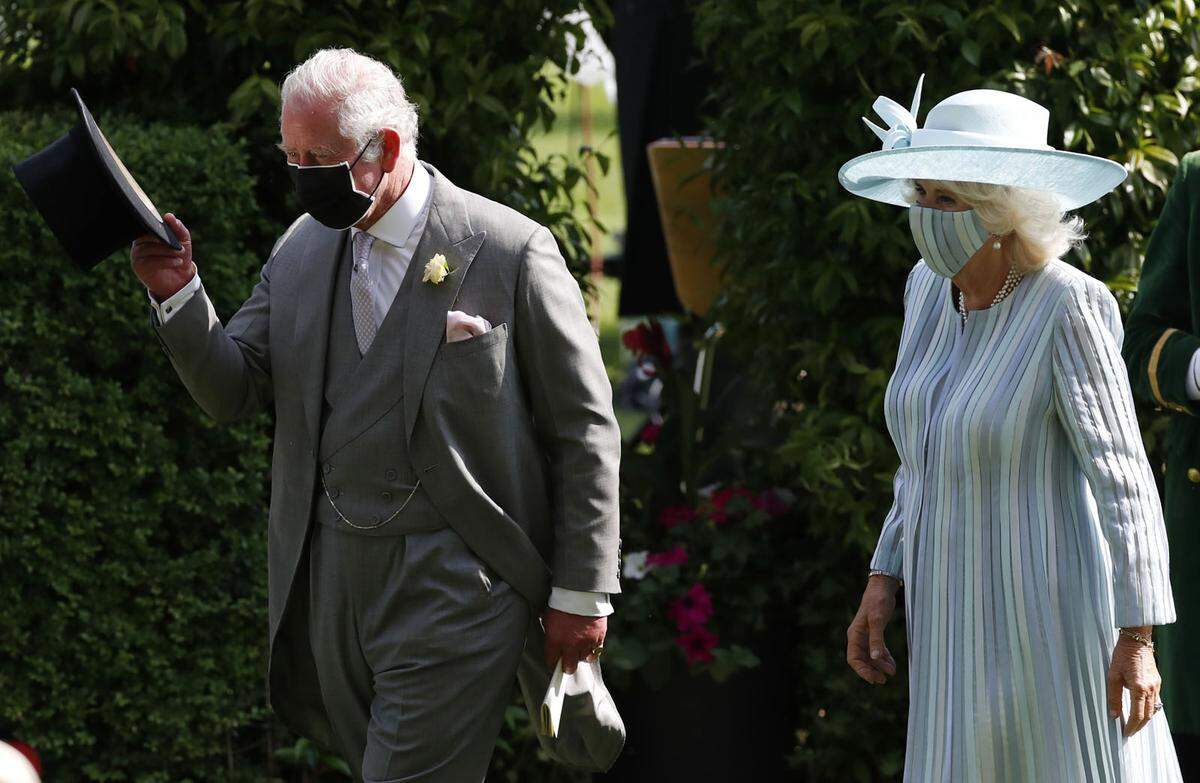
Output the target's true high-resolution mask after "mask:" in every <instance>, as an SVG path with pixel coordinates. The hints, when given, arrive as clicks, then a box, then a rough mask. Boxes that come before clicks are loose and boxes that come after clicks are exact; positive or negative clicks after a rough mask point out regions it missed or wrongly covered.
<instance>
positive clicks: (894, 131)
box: [862, 74, 925, 150]
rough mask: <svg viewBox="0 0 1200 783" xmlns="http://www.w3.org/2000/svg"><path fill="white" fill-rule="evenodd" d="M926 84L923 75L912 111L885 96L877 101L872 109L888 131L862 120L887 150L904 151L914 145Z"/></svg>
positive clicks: (864, 118) (922, 75)
mask: <svg viewBox="0 0 1200 783" xmlns="http://www.w3.org/2000/svg"><path fill="white" fill-rule="evenodd" d="M924 83H925V74H921V78H920V79H918V80H917V91H916V92H915V93H914V94H913V100H912V108H911V109H905V108H904V107H903V106H901V105H900V104H898V103H896V102H895V101H894V100H892V99H891V98H888V97H887V96H884V95H880V96H879V97H878V98H876V99H875V103H874V104H872V105H871V108H872V109H874V110H875V113H876V114H878V115H879V116H880V117H881V118H882V119H883V121H884V122H886V123H887V125H888V127H887V128H886V129H884V128H881V127H879V126H878V125H876V124H875V123H873V122H871V121H870V120H868V119H867V118H866V117H863V118H862V121H863V122H865V123H866V124H867V127H868V128H870V129H871V132H872V133H874V134H875V135H876V136H878V137H879V140H880V141H882V142H883V148H884V149H885V150H892V149H902V148H904V147H908V146H910V145H911V144H912V135H913V132H914V131H915V130H916V129H917V112H918V111H919V110H920V108H921V86H922V85H923V84H924Z"/></svg>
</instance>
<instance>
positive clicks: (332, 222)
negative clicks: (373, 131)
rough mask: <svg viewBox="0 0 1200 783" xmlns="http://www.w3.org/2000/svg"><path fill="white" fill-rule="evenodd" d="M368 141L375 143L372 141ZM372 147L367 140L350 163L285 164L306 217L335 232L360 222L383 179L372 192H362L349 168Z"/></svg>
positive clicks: (372, 201) (381, 179)
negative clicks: (310, 216) (306, 213)
mask: <svg viewBox="0 0 1200 783" xmlns="http://www.w3.org/2000/svg"><path fill="white" fill-rule="evenodd" d="M371 141H374V139H372V140H371ZM369 146H371V142H370V141H368V142H367V143H366V144H365V145H363V148H362V149H361V150H359V152H358V155H357V156H356V157H355V158H354V160H353V161H351V162H349V163H347V162H346V161H342V162H341V163H335V164H333V165H332V166H301V165H299V164H296V163H289V164H288V173H289V174H291V176H292V184H293V185H295V186H296V195H297V196H298V197H299V198H300V206H302V207H304V210H305V211H306V212H308V214H310V215H312V216H313V217H314V218H316V219H317V220H318V221H319V222H321V223H323V224H324V225H326V226H329V227H330V228H336V229H338V230H341V229H344V228H350V226H353V225H354V224H355V223H357V222H358V221H360V220H362V219H363V216H364V215H366V214H367V210H369V209H370V208H371V205H372V204H373V203H375V191H376V190H379V185H380V184H381V183H382V182H383V177H380V178H379V182H376V183H375V189H374V190H372V191H371V192H370V193H363V192H362V191H361V190H359V189H358V188H356V187H354V177H352V176H350V169H352V168H354V164H356V163H358V159H359V158H361V157H362V156H363V153H364V152H366V151H367V147H369Z"/></svg>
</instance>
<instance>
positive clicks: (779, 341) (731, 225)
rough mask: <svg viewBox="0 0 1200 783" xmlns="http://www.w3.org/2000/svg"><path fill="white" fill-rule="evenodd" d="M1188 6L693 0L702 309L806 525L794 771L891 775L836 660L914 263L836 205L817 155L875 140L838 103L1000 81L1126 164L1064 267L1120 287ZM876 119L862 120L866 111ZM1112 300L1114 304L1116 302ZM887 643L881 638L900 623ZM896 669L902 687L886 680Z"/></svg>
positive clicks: (1187, 93) (879, 724)
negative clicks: (715, 239) (713, 289)
mask: <svg viewBox="0 0 1200 783" xmlns="http://www.w3.org/2000/svg"><path fill="white" fill-rule="evenodd" d="M1195 14H1196V12H1195V10H1194V8H1193V5H1192V3H1190V2H1187V3H1179V2H1174V1H1173V0H1172V1H1171V2H1147V0H1135V1H1134V2H1116V1H1115V0H1103V1H1099V0H1032V2H1031V1H1030V0H1002V1H999V2H997V1H995V0H989V1H988V2H978V1H977V0H944V1H943V2H938V3H904V2H880V1H879V0H810V2H806V3H802V4H797V3H795V2H793V0H703V2H700V3H699V4H698V10H697V31H698V36H699V38H700V39H701V42H702V45H703V48H704V50H705V53H706V58H707V59H708V60H709V61H710V64H711V66H712V71H713V73H714V74H716V79H717V83H716V85H715V89H714V94H713V96H712V100H711V102H710V105H709V111H710V114H711V117H712V120H711V124H710V128H711V130H712V132H713V133H714V134H715V135H716V136H718V137H720V138H721V139H723V140H724V141H725V142H726V143H727V145H726V146H725V148H724V149H723V151H722V152H721V153H720V154H719V155H718V156H717V161H716V167H717V173H718V177H719V179H720V180H721V181H722V183H723V185H724V194H725V197H724V198H723V199H722V201H721V203H720V204H719V205H718V211H719V212H720V213H721V214H722V216H723V218H724V219H725V223H724V226H725V231H724V233H723V236H722V244H721V257H722V258H723V259H724V261H725V263H727V264H728V267H729V270H730V274H729V275H728V277H727V281H728V285H727V289H726V291H725V295H724V297H723V301H722V302H721V303H720V307H719V313H718V315H719V318H720V319H721V320H722V321H723V322H724V323H725V324H726V325H727V326H728V327H729V337H728V338H727V340H728V341H729V342H730V344H731V345H732V346H737V348H736V352H737V353H738V354H739V355H742V356H744V357H747V359H748V361H749V364H750V366H751V368H752V370H753V372H754V374H755V376H756V380H758V381H759V382H760V383H761V387H762V388H764V389H770V390H771V393H772V395H773V396H774V398H775V399H776V400H778V401H780V403H781V405H780V406H779V409H780V410H781V411H786V412H787V413H786V414H785V415H784V417H783V418H782V419H781V421H780V423H779V424H780V427H781V428H782V429H783V431H784V432H785V433H786V435H787V441H786V443H785V445H784V446H783V447H782V448H781V449H780V450H779V451H778V453H777V454H775V455H774V459H773V460H772V461H771V464H772V467H773V469H774V471H775V473H776V476H775V479H776V480H777V481H778V482H782V483H786V484H787V485H789V486H791V487H792V488H794V489H795V490H796V491H797V494H798V496H799V497H800V502H801V504H802V506H803V511H804V516H805V517H806V518H807V526H806V528H805V529H803V530H802V531H801V532H800V533H799V534H798V535H799V536H800V537H801V538H802V539H803V541H804V542H807V545H806V546H805V545H802V546H797V547H796V548H795V549H794V550H789V551H794V552H797V553H799V556H800V557H801V558H802V560H801V562H800V563H798V564H796V563H793V564H789V565H790V566H792V567H793V569H794V572H795V574H796V579H797V588H798V592H799V593H800V594H801V595H804V596H806V599H805V600H802V601H800V602H798V604H797V606H796V611H795V614H794V616H793V617H792V618H791V619H790V622H791V623H794V624H795V625H796V626H798V627H799V628H800V629H801V630H802V632H803V633H804V635H805V641H804V642H803V644H802V645H801V646H800V647H799V648H798V649H797V651H796V657H795V663H796V669H795V680H796V682H797V683H798V692H797V703H798V708H799V711H800V714H801V722H800V725H798V726H797V727H796V728H797V744H796V753H795V757H794V761H795V764H796V766H797V768H798V770H799V771H800V772H801V773H802V774H803V775H804V779H807V780H812V781H826V780H829V781H834V780H836V781H857V780H875V779H884V780H890V779H894V778H895V777H896V776H897V775H898V773H899V770H900V769H901V765H902V763H903V758H902V756H903V747H904V745H903V737H904V729H905V719H906V712H907V710H906V702H905V696H904V685H903V683H902V682H898V683H896V684H893V685H889V686H887V687H886V688H872V687H870V686H867V685H866V684H864V683H862V682H861V681H858V680H857V679H856V678H855V677H854V676H853V674H852V673H851V672H850V670H849V669H848V668H847V666H846V664H845V660H844V655H845V627H846V625H847V624H848V622H849V620H850V618H851V617H852V616H853V612H854V609H855V608H856V606H857V603H858V599H859V596H860V595H861V591H862V587H863V583H864V581H865V569H866V563H867V559H868V555H869V553H870V551H871V550H872V548H873V546H874V542H875V539H876V537H877V535H878V532H879V526H880V524H881V521H882V519H883V516H884V513H885V511H886V509H887V507H888V505H889V504H890V500H891V497H890V494H891V492H890V479H891V476H892V473H893V471H894V469H895V466H896V462H897V457H896V453H895V450H894V448H893V446H892V443H891V441H890V439H889V438H888V437H887V433H886V430H885V427H884V422H883V405H882V399H883V393H884V388H885V386H886V383H887V380H888V377H889V375H890V374H891V369H892V366H893V364H894V361H895V352H896V346H897V342H898V339H899V328H900V319H901V298H902V292H903V286H904V279H905V275H906V273H907V271H908V269H909V268H910V267H911V266H912V264H913V263H914V261H915V260H916V257H917V253H916V251H915V249H914V247H913V243H912V239H911V237H910V235H909V232H908V229H907V225H906V221H905V219H904V215H903V212H902V210H899V209H896V208H895V207H889V206H886V205H880V204H875V203H873V202H867V201H865V200H862V199H857V198H855V197H853V196H851V195H850V194H848V193H846V192H845V191H844V190H843V189H842V188H841V187H840V186H839V185H838V182H837V176H836V175H837V170H838V167H839V166H840V165H841V164H842V163H843V162H844V161H846V160H849V159H850V158H852V157H854V156H855V155H859V154H862V153H864V152H868V151H871V150H875V149H878V148H879V143H878V141H877V140H876V138H875V137H874V135H872V134H871V132H870V131H868V130H867V129H866V128H865V127H864V126H863V124H862V121H861V120H860V119H859V117H860V116H864V115H866V116H871V115H870V112H871V103H872V102H873V101H874V99H875V97H876V96H878V95H887V96H889V97H891V98H894V99H895V100H897V101H899V102H900V103H901V104H903V105H905V106H907V105H908V103H909V102H910V101H911V99H912V95H913V89H914V87H915V86H916V83H917V77H918V76H919V75H920V74H921V73H925V74H927V75H926V80H925V99H924V103H923V106H922V111H921V113H920V116H919V120H920V121H924V118H925V114H926V112H927V111H928V110H929V108H930V107H931V106H933V105H934V104H935V103H937V102H938V101H939V100H941V99H942V98H945V97H947V96H948V95H950V94H952V93H954V92H957V91H960V90H965V89H969V88H975V87H993V88H999V89H1005V90H1011V91H1015V92H1018V93H1021V94H1024V95H1027V96H1028V97H1030V98H1032V99H1034V100H1036V101H1038V102H1040V103H1043V104H1044V105H1046V106H1048V107H1049V109H1050V112H1051V128H1050V142H1051V143H1053V144H1055V145H1056V146H1059V147H1065V148H1068V149H1072V150H1076V151H1080V152H1089V153H1093V154H1097V155H1102V156H1106V157H1111V158H1113V159H1115V160H1117V161H1119V162H1121V163H1123V164H1126V165H1127V167H1128V168H1129V169H1130V171H1131V173H1132V174H1131V177H1130V179H1129V181H1128V183H1127V185H1126V186H1125V187H1124V188H1122V189H1121V190H1120V191H1119V192H1118V194H1117V195H1115V196H1110V197H1108V198H1105V199H1104V200H1102V201H1101V202H1100V203H1098V204H1095V205H1092V206H1090V207H1088V208H1086V209H1084V210H1083V211H1082V213H1081V214H1082V216H1083V217H1084V219H1085V220H1086V221H1087V223H1088V227H1089V230H1090V232H1091V239H1090V240H1089V241H1088V243H1087V245H1086V246H1085V248H1084V250H1083V251H1082V252H1079V253H1075V254H1073V255H1072V256H1071V258H1070V259H1069V260H1071V261H1073V262H1074V263H1077V264H1079V265H1081V266H1083V267H1084V268H1086V269H1088V270H1089V271H1090V272H1091V273H1092V274H1095V275H1096V276H1098V277H1100V278H1102V279H1105V280H1107V281H1109V282H1110V284H1111V285H1112V286H1113V287H1114V288H1115V289H1116V290H1117V291H1118V292H1121V293H1127V292H1128V291H1129V290H1130V289H1131V288H1132V287H1133V285H1134V283H1135V280H1136V270H1137V268H1138V266H1139V263H1140V259H1141V255H1142V252H1143V249H1144V245H1145V242H1146V238H1147V236H1148V234H1149V231H1150V229H1151V227H1152V225H1153V222H1154V220H1155V218H1156V217H1157V214H1158V211H1159V208H1160V205H1161V201H1162V197H1163V195H1164V188H1165V186H1166V184H1167V183H1168V182H1169V180H1170V177H1171V176H1172V174H1173V171H1174V165H1175V162H1176V158H1177V156H1179V155H1180V154H1181V153H1183V152H1184V151H1186V150H1188V149H1189V148H1190V147H1192V146H1193V145H1194V144H1195V143H1196V142H1195V139H1196V138H1197V137H1198V133H1197V131H1200V120H1198V117H1197V114H1196V112H1195V111H1194V110H1193V111H1191V112H1190V113H1189V111H1188V109H1189V107H1190V105H1191V102H1192V101H1193V100H1194V98H1195V97H1196V95H1197V92H1196V89H1197V86H1198V85H1197V78H1196V77H1197V74H1196V71H1197V68H1198V64H1197V62H1198V61H1197V55H1198V54H1200V44H1198V41H1197V38H1198V32H1197V31H1198V26H1197V19H1196V15H1195ZM873 119H876V121H878V118H873ZM1123 298H1125V299H1127V298H1128V297H1127V296H1126V297H1123ZM892 630H893V632H894V636H893V640H892V647H893V650H897V649H899V650H903V649H904V642H903V636H902V632H903V629H902V623H901V622H900V621H899V618H897V621H896V623H895V625H894V627H893V629H892ZM901 680H903V678H901Z"/></svg>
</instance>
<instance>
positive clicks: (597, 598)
mask: <svg viewBox="0 0 1200 783" xmlns="http://www.w3.org/2000/svg"><path fill="white" fill-rule="evenodd" d="M550 608H551V609H557V610H558V611H560V612H566V613H567V614H577V615H580V616H581V617H607V616H608V615H610V614H612V613H613V607H612V602H611V601H610V600H609V598H608V593H585V592H583V591H582V590H567V589H566V588H565V587H555V588H552V589H551V590H550Z"/></svg>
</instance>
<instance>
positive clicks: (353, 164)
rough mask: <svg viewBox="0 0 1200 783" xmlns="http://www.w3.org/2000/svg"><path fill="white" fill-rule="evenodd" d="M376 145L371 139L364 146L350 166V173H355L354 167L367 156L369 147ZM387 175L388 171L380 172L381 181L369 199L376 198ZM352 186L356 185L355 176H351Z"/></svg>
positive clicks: (372, 189)
mask: <svg viewBox="0 0 1200 783" xmlns="http://www.w3.org/2000/svg"><path fill="white" fill-rule="evenodd" d="M376 138H378V137H376ZM374 143H375V139H371V140H369V141H368V142H367V143H366V144H364V145H363V148H362V149H361V150H359V151H358V155H356V156H354V161H353V162H352V163H351V164H350V166H349V168H348V169H347V170H348V171H354V167H355V166H356V165H358V161H359V159H360V158H362V156H363V155H365V154H366V152H367V147H370V146H371V145H372V144H374ZM386 173H387V172H386V171H384V172H380V174H379V181H378V182H376V183H375V187H373V188H371V192H370V193H368V194H367V197H368V198H375V191H377V190H379V186H380V185H382V184H383V175H384V174H386ZM350 184H351V185H353V184H354V175H353V174H351V175H350ZM355 190H358V188H355Z"/></svg>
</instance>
